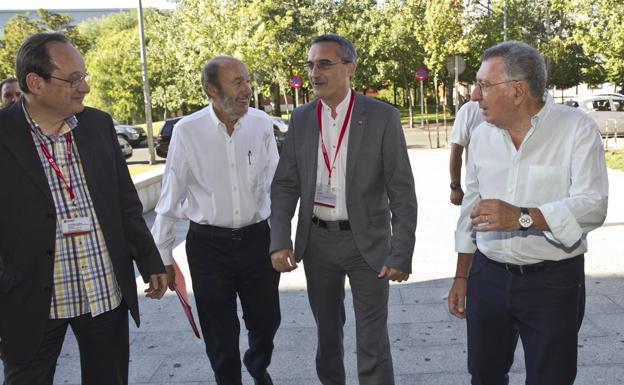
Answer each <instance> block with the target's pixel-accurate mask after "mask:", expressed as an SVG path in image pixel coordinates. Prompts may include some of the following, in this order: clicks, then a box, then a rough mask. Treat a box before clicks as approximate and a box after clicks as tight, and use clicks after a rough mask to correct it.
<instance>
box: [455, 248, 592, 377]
mask: <svg viewBox="0 0 624 385" xmlns="http://www.w3.org/2000/svg"><path fill="white" fill-rule="evenodd" d="M572 261H573V262H569V263H565V264H562V265H558V266H554V267H546V268H544V269H542V270H539V271H533V272H529V273H525V274H512V273H509V272H507V271H506V270H505V268H504V267H501V266H499V265H496V264H494V263H492V262H489V260H488V259H487V257H486V256H484V255H483V254H482V253H481V252H479V251H477V252H476V253H475V255H474V259H473V262H472V267H471V268H470V276H469V278H468V298H467V305H466V312H467V314H466V315H467V326H468V370H469V372H470V374H471V375H472V384H473V385H507V384H508V383H509V377H508V372H509V369H510V368H511V365H512V363H513V358H514V351H515V349H516V343H517V341H518V337H520V338H521V339H522V346H523V348H524V358H525V364H526V384H527V385H569V384H573V383H574V379H575V378H576V361H577V341H578V330H579V329H580V327H581V322H582V320H583V315H584V311H585V273H584V259H583V256H580V257H577V258H575V259H574V260H572Z"/></svg>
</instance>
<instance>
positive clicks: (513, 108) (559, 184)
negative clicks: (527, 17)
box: [448, 42, 608, 385]
mask: <svg viewBox="0 0 624 385" xmlns="http://www.w3.org/2000/svg"><path fill="white" fill-rule="evenodd" d="M545 89H546V70H545V65H544V61H543V59H542V57H541V56H540V55H539V53H538V52H537V51H536V50H535V49H534V48H532V47H530V46H528V45H526V44H524V43H520V42H507V43H501V44H499V45H497V46H494V47H491V48H489V49H488V50H486V51H485V53H484V55H483V62H482V64H481V68H480V69H479V71H478V72H477V86H476V87H475V88H474V90H473V92H472V97H473V100H476V101H478V102H479V106H480V107H481V111H482V112H483V116H484V118H485V120H486V122H487V123H484V124H482V125H481V126H480V127H479V129H478V130H477V131H475V132H474V135H473V136H472V140H471V142H470V158H469V160H468V167H467V175H466V195H465V196H464V201H463V203H462V209H461V215H460V218H459V221H458V224H457V231H456V233H455V248H456V251H457V252H458V260H457V270H456V276H455V279H454V283H453V286H452V288H451V290H450V293H449V296H448V306H449V310H450V312H451V313H452V314H453V315H455V316H456V317H458V318H462V319H463V318H466V319H467V328H468V369H469V371H470V373H471V375H472V384H474V385H488V384H492V385H494V384H496V385H500V384H507V383H508V382H509V377H508V372H509V369H510V368H511V365H512V362H513V357H514V351H515V348H516V343H517V340H518V337H520V338H521V339H522V346H523V348H524V356H525V363H526V383H527V384H529V385H539V384H542V385H552V384H558V385H564V384H572V383H573V382H574V379H575V377H576V360H577V339H578V330H579V328H580V326H581V322H582V319H583V314H584V309H585V283H584V280H585V276H584V259H583V254H584V253H585V252H586V251H587V233H588V232H589V231H591V230H593V229H595V228H597V227H599V226H600V225H601V224H602V223H603V222H604V219H605V216H606V213H607V200H608V181H607V172H606V166H605V160H604V153H603V148H602V143H601V139H600V135H599V132H598V127H597V125H596V123H595V122H594V121H593V120H592V119H591V118H589V117H588V116H587V115H586V114H583V113H582V112H580V111H578V110H575V109H572V108H569V107H567V106H564V105H561V104H555V103H554V101H553V98H552V97H551V96H550V95H548V94H547V93H546V92H545V91H546V90H545ZM475 233H476V244H475ZM466 305H467V306H466Z"/></svg>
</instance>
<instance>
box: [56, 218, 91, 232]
mask: <svg viewBox="0 0 624 385" xmlns="http://www.w3.org/2000/svg"><path fill="white" fill-rule="evenodd" d="M61 230H62V231H63V235H64V236H66V237H71V236H74V235H80V234H87V233H89V232H90V231H91V218H89V217H78V218H69V219H63V220H62V221H61Z"/></svg>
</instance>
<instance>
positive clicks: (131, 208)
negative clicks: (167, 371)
mask: <svg viewBox="0 0 624 385" xmlns="http://www.w3.org/2000/svg"><path fill="white" fill-rule="evenodd" d="M15 67H16V74H17V78H18V80H19V83H20V88H21V89H22V91H23V92H24V95H23V97H22V98H20V99H19V100H18V101H17V102H16V103H14V104H13V106H11V107H9V108H6V109H4V110H2V111H0V178H2V188H1V189H0V199H1V200H2V202H3V203H4V204H5V207H4V209H3V212H2V215H1V216H0V218H1V219H0V314H1V316H0V338H1V340H2V341H1V342H0V356H1V357H2V361H3V363H4V376H5V384H6V385H32V384H52V382H53V377H54V371H55V369H56V361H57V359H58V356H59V354H60V352H61V347H62V345H63V340H64V338H65V333H66V331H67V327H68V326H71V328H72V330H73V332H74V334H75V336H76V339H77V341H78V347H79V349H80V363H81V372H82V376H81V383H83V384H102V385H110V384H114V385H118V384H127V382H128V355H129V342H128V339H129V338H128V311H130V313H131V314H132V316H133V318H134V319H135V321H136V322H137V325H138V323H139V312H138V310H139V309H138V300H137V294H136V293H137V288H136V282H135V273H134V266H133V263H136V265H137V266H138V269H139V271H140V272H141V275H142V276H143V279H144V280H145V282H149V288H148V289H147V290H146V293H147V296H148V297H150V298H156V299H158V298H160V297H162V295H163V294H164V292H165V290H166V289H167V275H166V274H165V269H164V266H163V264H162V261H161V259H160V255H159V254H158V250H157V249H156V246H155V244H154V241H153V239H152V237H151V234H150V232H149V229H148V228H147V226H146V224H145V221H144V220H143V217H142V212H143V208H142V206H141V202H140V201H139V198H138V196H137V192H136V190H135V188H134V185H133V183H132V179H131V178H130V174H129V173H128V168H127V166H126V164H125V161H124V158H123V156H122V155H121V151H120V148H119V144H118V142H117V137H116V135H115V130H114V127H113V121H112V119H111V117H110V116H109V115H107V114H106V113H104V112H101V111H98V110H95V109H92V108H88V107H84V105H83V98H84V96H85V95H86V94H87V93H88V92H89V85H88V84H87V81H86V78H87V75H86V71H85V65H84V61H83V59H82V57H81V55H80V53H79V52H78V51H77V50H76V48H74V46H72V45H71V43H70V42H69V40H68V39H67V38H66V37H65V36H64V35H62V34H58V33H38V34H35V35H32V36H30V37H29V38H28V39H27V40H26V41H25V42H24V43H23V44H22V46H21V48H20V49H19V51H18V53H17V58H16V66H15Z"/></svg>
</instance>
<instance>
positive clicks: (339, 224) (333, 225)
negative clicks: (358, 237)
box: [312, 216, 351, 231]
mask: <svg viewBox="0 0 624 385" xmlns="http://www.w3.org/2000/svg"><path fill="white" fill-rule="evenodd" d="M312 223H314V224H315V225H317V226H318V227H321V228H324V229H326V230H327V231H344V230H351V224H350V223H349V221H324V220H322V219H320V218H318V217H315V216H312Z"/></svg>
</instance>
